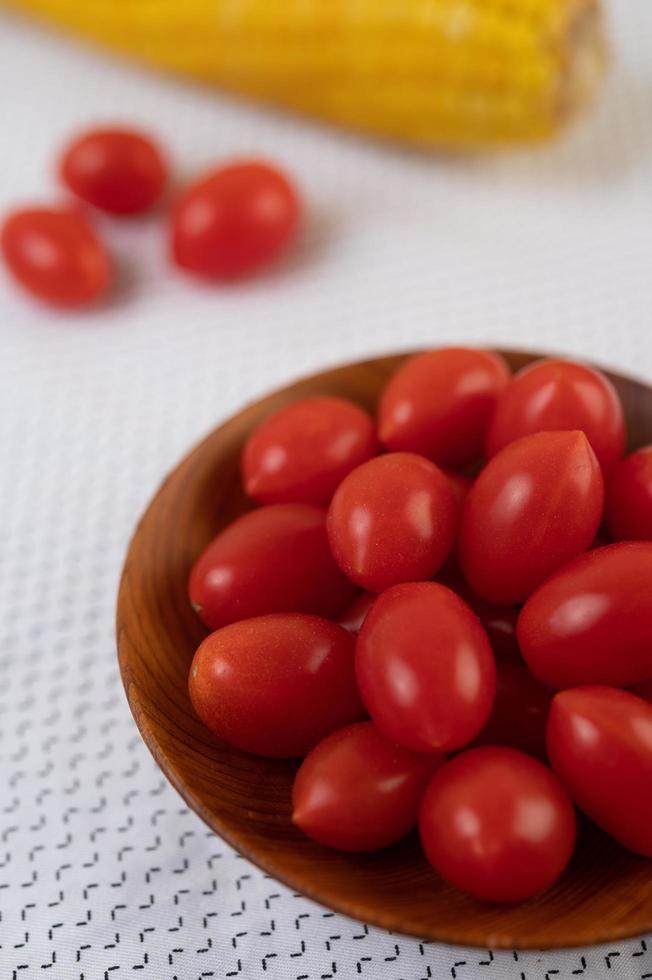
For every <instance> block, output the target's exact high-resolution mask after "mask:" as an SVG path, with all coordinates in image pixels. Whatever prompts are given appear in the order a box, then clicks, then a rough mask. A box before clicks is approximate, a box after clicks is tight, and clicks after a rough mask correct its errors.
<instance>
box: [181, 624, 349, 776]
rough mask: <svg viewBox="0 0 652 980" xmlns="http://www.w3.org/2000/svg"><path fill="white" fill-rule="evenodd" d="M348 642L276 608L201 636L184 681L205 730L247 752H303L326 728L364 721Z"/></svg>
mask: <svg viewBox="0 0 652 980" xmlns="http://www.w3.org/2000/svg"><path fill="white" fill-rule="evenodd" d="M354 652H355V640H354V638H353V636H351V634H350V633H347V631H346V630H345V629H342V627H341V626H337V625H336V624H335V623H329V622H328V621H327V620H325V619H320V618H319V617H318V616H306V615H303V614H301V613H276V614H275V615H271V616H257V617H256V618H254V619H245V620H243V621H242V622H239V623H232V624H231V625H230V626H225V627H223V629H220V630H217V631H216V632H215V633H211V634H210V636H207V637H206V639H205V640H204V642H203V643H202V644H201V646H200V647H199V649H198V650H197V652H196V654H195V656H194V659H193V662H192V666H191V668H190V677H189V680H188V684H189V690H190V698H191V700H192V703H193V707H194V709H195V711H196V712H197V714H198V715H199V717H200V718H201V720H202V721H203V722H204V724H205V725H206V726H207V727H208V728H210V730H211V731H212V732H213V733H214V734H215V735H218V736H219V737H220V738H223V739H224V740H225V741H226V742H229V743H230V744H231V745H235V746H236V747H237V748H239V749H244V750H245V751H246V752H255V753H256V754H257V755H264V756H269V757H273V758H282V757H287V758H289V757H292V756H300V755H305V753H306V752H308V751H309V750H310V749H311V748H312V747H313V745H316V744H317V742H318V741H319V740H320V739H322V738H324V736H325V735H328V734H330V732H333V731H335V730H336V729H338V728H341V727H342V726H343V725H349V724H350V723H351V722H353V721H358V720H359V719H360V718H364V715H365V712H364V708H363V706H362V702H361V701H360V696H359V694H358V690H357V687H356V683H355V669H354Z"/></svg>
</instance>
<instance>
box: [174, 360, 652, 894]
mask: <svg viewBox="0 0 652 980" xmlns="http://www.w3.org/2000/svg"><path fill="white" fill-rule="evenodd" d="M624 443H625V424H624V418H623V410H622V406H621V404H620V401H619V398H618V395H617V394H616V392H615V390H614V389H613V387H612V386H611V384H610V383H609V381H608V380H607V379H606V378H605V377H604V376H603V375H602V374H600V373H599V372H597V371H594V370H593V369H590V368H587V367H584V366H583V365H580V364H575V363H572V362H569V361H562V360H550V361H541V362H539V363H537V364H534V365H532V366H530V367H528V368H526V369H525V370H524V371H521V372H520V373H518V374H517V375H515V376H514V377H513V378H511V377H510V375H509V371H508V369H507V366H506V364H505V363H504V361H503V360H502V358H500V357H499V356H498V355H496V354H493V353H489V352H484V351H475V350H465V349H462V348H455V349H446V350H436V351H429V352H427V353H425V354H421V355H417V356H415V357H412V358H409V359H408V360H406V361H405V362H404V364H403V366H402V367H400V368H399V369H398V370H397V371H396V373H395V374H394V376H393V377H392V378H391V379H390V381H389V383H388V385H387V386H386V388H385V391H384V392H383V393H382V396H381V398H380V402H379V407H378V417H377V420H376V422H375V423H374V420H373V419H372V417H371V416H370V415H369V414H368V413H367V412H366V411H365V410H364V409H362V408H361V407H360V406H358V405H355V404H353V403H352V402H349V401H347V400H345V399H343V398H334V397H326V396H325V397H321V398H309V399H304V400H300V401H297V402H294V403H293V404H290V405H287V406H285V407H283V408H281V409H280V410H278V411H277V412H276V413H274V414H272V415H271V416H270V417H268V418H266V419H264V420H263V421H262V422H261V423H260V425H259V426H258V427H257V428H256V429H255V430H254V431H253V432H252V433H251V435H250V437H249V439H248V441H247V443H246V445H245V447H244V452H243V457H242V475H243V483H244V487H245V490H246V492H247V493H248V495H249V496H250V498H252V499H253V500H254V501H255V502H256V503H258V504H261V505H262V506H259V507H257V508H255V509H253V510H252V511H251V512H249V513H247V514H245V515H244V516H242V517H240V518H239V519H238V520H236V521H235V522H233V523H232V524H231V525H229V526H228V527H226V528H225V529H223V530H222V531H221V532H220V533H219V534H218V535H217V537H216V538H215V539H214V540H213V541H212V542H211V543H210V544H209V545H208V546H207V547H206V549H205V550H204V552H203V553H202V554H201V555H199V556H198V558H197V560H196V562H195V564H194V567H193V568H192V572H191V575H190V581H189V595H190V600H191V602H192V604H193V606H194V608H195V610H196V611H197V613H198V615H199V616H200V617H201V618H202V620H203V622H204V623H205V624H206V626H207V627H208V628H209V629H210V630H213V632H211V633H210V634H209V635H208V636H207V637H206V639H205V640H204V641H203V643H202V644H201V646H200V647H199V649H198V651H197V653H196V655H195V658H194V660H193V664H192V667H191V671H190V679H189V686H190V695H191V699H192V703H193V705H194V707H195V710H196V712H197V714H198V715H199V717H200V718H201V719H202V721H203V722H204V723H205V724H206V725H207V726H208V727H209V728H210V729H211V730H212V732H213V733H214V734H215V735H217V736H218V737H220V738H222V739H225V740H226V741H227V742H230V743H231V744H233V745H235V746H237V747H238V748H240V749H245V750H247V751H250V752H256V753H259V754H261V755H265V756H271V757H297V756H305V758H304V760H303V762H302V763H301V765H300V767H299V769H298V772H297V775H296V780H295V784H294V791H293V820H294V823H295V824H296V825H297V826H298V827H300V828H301V829H302V830H303V831H305V833H306V834H308V835H310V836H311V837H312V838H314V839H315V840H316V841H318V842H320V843H321V844H324V845H327V846H329V847H334V848H340V849H342V850H346V851H369V850H373V849H376V848H382V847H386V846H389V845H391V844H393V843H394V842H396V841H397V840H399V839H400V838H401V837H403V836H404V835H405V834H407V833H409V832H410V831H411V830H412V829H413V828H414V827H415V826H417V825H418V828H419V832H420V835H421V842H422V845H423V849H424V851H425V854H426V856H427V858H428V860H429V861H430V863H431V864H432V866H433V867H434V868H435V869H436V870H437V871H438V872H439V873H440V874H441V875H443V876H444V877H445V878H447V879H448V880H449V881H450V882H451V883H452V884H453V885H455V886H457V887H458V888H460V889H463V890H464V891H466V892H468V893H469V894H471V895H474V896H476V897H477V898H479V899H483V900H489V901H498V902H502V901H506V902H507V901H509V902H513V901H520V900H522V899H526V898H528V897H529V896H531V895H533V894H535V893H537V892H539V891H540V890H542V889H544V888H547V887H548V886H549V885H550V884H552V883H553V882H554V881H555V880H556V879H557V877H558V876H559V875H560V874H561V873H562V872H563V870H564V868H565V867H566V865H567V863H568V861H569V859H570V857H571V854H572V851H573V848H574V844H575V836H576V819H575V806H577V807H578V808H579V809H581V810H582V811H583V812H584V813H585V814H586V815H587V816H588V817H589V818H590V819H592V820H593V821H594V822H595V823H597V824H598V825H599V826H600V827H601V828H603V829H604V830H606V831H607V832H608V833H609V834H611V836H612V837H614V838H615V839H616V840H617V841H619V842H620V843H621V844H622V845H624V846H625V847H628V848H630V849H631V850H633V851H635V852H637V853H639V854H644V855H650V856H652V447H645V448H641V449H639V450H637V451H636V452H635V453H633V454H632V455H631V456H629V457H627V458H625V459H623V458H622V456H623V451H624ZM483 453H484V459H483ZM483 464H484V465H483ZM443 467H446V469H445V468H443ZM451 467H455V468H454V469H450V468H451ZM460 467H462V471H461V472H460ZM603 517H606V527H605V526H604V525H603V523H602V521H603ZM598 532H599V533H598ZM607 533H608V534H609V535H610V536H611V539H612V542H611V543H609V539H608V538H607V537H605V535H606V534H607ZM625 688H631V690H625Z"/></svg>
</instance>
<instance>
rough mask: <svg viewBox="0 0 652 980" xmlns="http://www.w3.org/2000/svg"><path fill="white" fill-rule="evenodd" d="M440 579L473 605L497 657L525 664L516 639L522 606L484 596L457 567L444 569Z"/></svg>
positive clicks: (439, 576) (504, 661)
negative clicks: (500, 602) (472, 587)
mask: <svg viewBox="0 0 652 980" xmlns="http://www.w3.org/2000/svg"><path fill="white" fill-rule="evenodd" d="M437 581H438V582H439V583H440V585H445V586H446V587H447V588H449V589H452V590H453V592H456V593H457V594H458V596H459V597H460V599H463V600H464V602H465V603H466V604H467V606H470V607H471V609H472V610H473V612H474V613H475V614H476V616H477V617H478V619H479V620H480V622H481V623H482V625H483V626H484V629H485V632H486V634H487V637H488V639H489V643H490V644H491V649H492V650H493V652H494V657H495V658H496V660H498V661H500V662H503V663H513V664H520V665H521V666H523V657H522V656H521V651H520V650H519V646H518V641H517V639H516V622H517V620H518V609H517V608H516V607H515V606H499V605H497V604H496V603H494V602H487V601H486V599H481V598H480V596H477V595H476V594H475V592H473V591H472V590H471V589H470V588H469V584H468V582H465V581H464V579H463V578H462V577H461V574H460V572H459V571H457V570H453V571H450V570H449V569H447V568H445V569H442V571H441V572H440V573H439V575H438V576H437Z"/></svg>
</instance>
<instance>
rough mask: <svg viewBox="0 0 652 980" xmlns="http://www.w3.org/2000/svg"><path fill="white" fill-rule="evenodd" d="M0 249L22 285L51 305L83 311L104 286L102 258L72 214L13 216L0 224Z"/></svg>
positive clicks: (106, 272)
mask: <svg viewBox="0 0 652 980" xmlns="http://www.w3.org/2000/svg"><path fill="white" fill-rule="evenodd" d="M0 245H1V246H2V254H3V256H4V259H5V262H6V264H7V266H8V268H9V270H10V271H11V273H12V274H13V276H14V277H15V279H17V280H18V282H19V283H20V284H21V286H23V287H24V288H25V289H27V290H28V292H30V293H32V294H33V295H34V296H38V298H39V299H41V300H44V301H45V302H46V303H51V304H52V305H53V306H62V307H75V306H85V305H87V304H89V303H93V302H95V301H96V300H97V299H99V297H100V296H102V295H103V294H104V293H105V292H106V290H107V288H108V286H109V281H110V278H111V266H110V262H109V258H108V256H107V253H106V251H105V250H104V248H103V246H102V245H101V244H100V242H99V241H98V239H97V238H96V237H95V234H94V233H93V230H92V228H91V227H90V225H89V224H88V222H87V221H86V219H85V218H84V216H83V215H82V214H81V213H79V212H77V211H73V210H71V209H60V210H55V209H52V208H50V209H46V208H33V209H29V210H25V211H15V212H14V213H13V214H10V215H9V217H8V218H7V219H6V221H5V223H4V225H3V228H2V234H1V236H0Z"/></svg>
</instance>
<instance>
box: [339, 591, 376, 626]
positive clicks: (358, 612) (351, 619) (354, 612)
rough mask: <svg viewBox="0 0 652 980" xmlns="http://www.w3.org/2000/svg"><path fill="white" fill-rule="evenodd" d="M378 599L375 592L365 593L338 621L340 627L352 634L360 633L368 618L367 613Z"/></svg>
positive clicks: (354, 601) (355, 600)
mask: <svg viewBox="0 0 652 980" xmlns="http://www.w3.org/2000/svg"><path fill="white" fill-rule="evenodd" d="M377 598H378V596H377V595H376V593H375V592H363V593H362V594H361V595H359V596H358V597H357V599H354V600H353V602H352V603H351V605H350V606H348V608H347V609H346V610H345V611H344V612H343V613H342V615H341V616H340V618H339V620H338V622H339V624H340V626H343V627H344V629H345V630H349V632H350V633H359V632H360V630H361V629H362V624H363V623H364V621H365V619H366V618H367V613H368V612H369V610H370V609H371V607H372V605H373V604H374V602H375V601H376V599H377Z"/></svg>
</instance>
